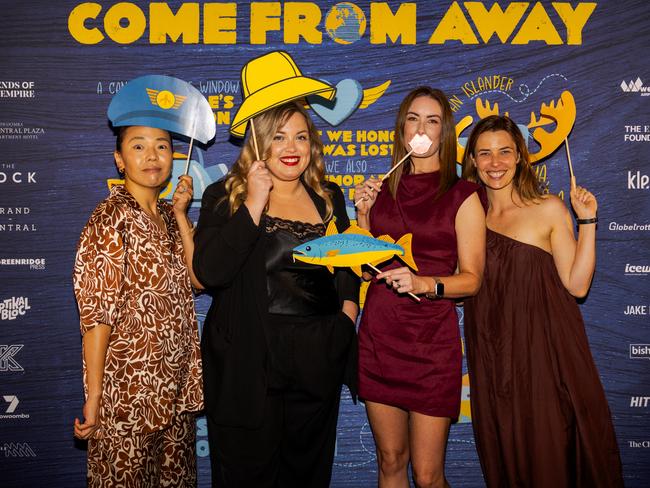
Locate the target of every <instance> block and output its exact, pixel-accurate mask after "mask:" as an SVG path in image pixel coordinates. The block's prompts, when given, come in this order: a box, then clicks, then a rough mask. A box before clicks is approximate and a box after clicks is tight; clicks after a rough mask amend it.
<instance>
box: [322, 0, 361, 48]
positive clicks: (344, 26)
mask: <svg viewBox="0 0 650 488" xmlns="http://www.w3.org/2000/svg"><path fill="white" fill-rule="evenodd" d="M325 29H326V30H327V34H328V35H329V36H330V37H331V38H332V40H333V41H334V42H338V43H339V44H352V43H353V42H356V41H358V40H359V39H361V36H363V34H364V32H366V15H365V14H364V13H363V10H361V9H360V8H359V7H357V6H356V5H355V4H353V3H348V2H342V3H337V4H336V5H334V6H333V7H332V8H331V9H330V11H329V12H327V17H325Z"/></svg>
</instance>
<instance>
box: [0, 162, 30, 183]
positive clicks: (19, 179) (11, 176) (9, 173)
mask: <svg viewBox="0 0 650 488" xmlns="http://www.w3.org/2000/svg"><path fill="white" fill-rule="evenodd" d="M3 183H6V184H10V185H22V184H28V185H31V184H35V183H36V171H20V170H17V169H16V165H15V164H14V163H0V184H3Z"/></svg>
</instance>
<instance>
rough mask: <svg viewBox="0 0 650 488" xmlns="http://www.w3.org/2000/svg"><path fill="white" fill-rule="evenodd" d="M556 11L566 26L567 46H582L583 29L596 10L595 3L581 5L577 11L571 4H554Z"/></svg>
mask: <svg viewBox="0 0 650 488" xmlns="http://www.w3.org/2000/svg"><path fill="white" fill-rule="evenodd" d="M553 7H554V8H555V11H556V12H557V14H558V15H559V16H560V18H561V19H562V22H564V25H565V26H566V37H567V41H566V43H567V44H582V29H583V28H584V26H585V24H586V23H587V20H589V17H590V16H591V14H592V13H593V12H594V10H596V4H595V3H579V4H578V6H577V7H576V9H575V10H573V7H571V4H570V3H557V2H554V3H553Z"/></svg>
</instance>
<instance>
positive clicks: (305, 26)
mask: <svg viewBox="0 0 650 488" xmlns="http://www.w3.org/2000/svg"><path fill="white" fill-rule="evenodd" d="M321 17H322V14H321V11H320V7H319V6H318V5H316V4H315V3H311V2H287V3H285V4H284V42H285V43H286V44H298V42H300V38H301V37H302V38H303V39H305V41H306V42H308V43H309V44H321V43H322V42H323V33H322V32H320V31H319V30H318V24H319V23H320V20H321Z"/></svg>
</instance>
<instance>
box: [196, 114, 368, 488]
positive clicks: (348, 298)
mask: <svg viewBox="0 0 650 488" xmlns="http://www.w3.org/2000/svg"><path fill="white" fill-rule="evenodd" d="M255 129H256V134H257V139H258V142H259V144H260V147H259V149H260V154H261V158H262V161H256V160H255V156H254V154H255V153H254V151H253V144H252V141H251V140H248V141H247V142H246V144H245V146H244V148H243V149H242V152H241V154H240V156H239V159H238V160H237V162H236V163H235V165H234V166H233V168H232V170H231V171H230V173H229V174H228V175H227V176H226V178H225V179H224V180H222V181H219V182H217V183H215V184H213V185H211V186H210V187H208V189H207V190H206V191H205V193H204V195H203V202H202V207H201V215H200V218H199V223H198V226H197V229H196V236H195V243H196V248H195V254H194V268H195V273H196V275H197V277H198V278H199V280H200V281H201V282H202V283H203V284H204V285H205V287H206V288H207V290H208V292H209V293H211V295H212V296H213V302H212V306H211V307H210V310H209V312H208V316H207V319H206V322H205V327H204V331H203V340H202V353H203V371H204V384H205V405H206V414H207V418H208V435H209V443H210V453H211V460H212V479H213V484H214V485H215V486H219V487H237V488H240V487H248V486H250V487H255V488H261V487H267V486H268V487H274V486H283V487H284V486H299V487H327V486H329V481H330V477H331V470H332V461H333V457H334V447H335V441H336V421H337V416H338V407H339V397H340V391H341V385H342V384H343V383H345V384H347V385H348V386H353V383H354V381H355V380H356V371H355V367H356V357H355V354H356V335H355V327H354V322H355V320H356V316H357V313H358V306H357V299H358V280H357V279H356V277H355V276H354V275H353V274H352V273H351V272H350V271H348V270H341V269H339V270H337V271H336V272H335V274H331V273H330V272H329V271H328V270H327V268H325V267H319V266H314V265H310V264H306V263H301V262H295V263H294V262H293V259H292V257H291V255H292V252H291V250H292V249H293V248H294V247H295V246H297V245H299V244H301V243H303V242H305V241H308V240H311V239H314V238H317V237H320V236H323V235H324V233H325V229H326V226H327V224H328V222H329V221H330V220H331V219H334V220H335V223H336V226H337V228H338V231H339V232H343V231H344V230H345V229H346V228H347V227H348V226H349V220H348V217H347V214H346V211H345V201H344V198H343V194H342V192H341V190H340V188H339V187H338V186H337V185H335V184H333V183H328V182H326V181H325V179H324V163H323V157H322V143H321V140H320V137H319V135H318V132H317V131H316V129H315V127H314V125H313V123H312V121H311V120H310V118H309V116H308V115H307V113H306V112H305V110H304V109H303V108H302V107H301V106H300V105H299V104H298V103H295V102H293V103H289V104H286V105H283V106H281V107H278V108H275V109H271V110H269V111H267V112H265V113H263V114H261V115H259V116H258V117H256V119H255ZM348 378H350V381H348V380H347V379H348ZM352 392H353V394H354V387H352Z"/></svg>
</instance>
